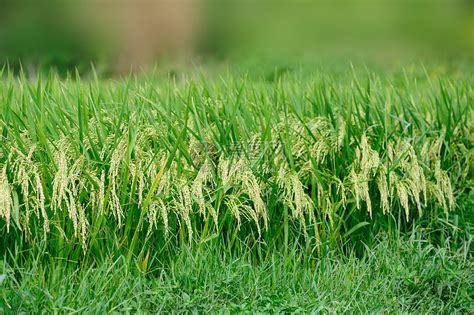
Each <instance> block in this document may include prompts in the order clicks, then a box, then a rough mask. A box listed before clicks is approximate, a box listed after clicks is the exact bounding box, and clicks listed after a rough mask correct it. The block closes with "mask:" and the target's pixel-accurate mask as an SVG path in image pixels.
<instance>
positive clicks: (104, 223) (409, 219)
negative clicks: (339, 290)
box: [0, 71, 474, 269]
mask: <svg viewBox="0 0 474 315" xmlns="http://www.w3.org/2000/svg"><path fill="white" fill-rule="evenodd" d="M413 77H415V76H414V75H413ZM1 82H2V85H1V88H0V131H1V139H2V141H1V145H0V170H1V172H0V218H1V219H0V233H1V235H2V240H1V245H0V247H1V248H2V252H5V251H6V249H11V248H13V247H18V248H19V249H20V250H21V249H25V248H29V247H39V248H43V250H44V252H45V253H48V254H49V255H50V257H56V258H57V257H62V258H66V259H70V260H83V259H98V260H101V259H105V257H109V256H114V255H125V256H126V257H127V259H128V261H130V260H131V259H132V258H134V257H135V258H138V259H137V261H138V263H139V264H140V266H141V268H143V269H146V268H147V264H148V260H149V257H150V255H151V256H160V255H162V254H163V253H166V252H169V251H170V250H171V249H173V248H174V247H176V246H179V245H180V244H191V245H192V244H198V243H205V242H210V243H213V242H215V243H217V244H220V245H221V246H222V247H224V248H226V249H227V250H229V251H233V250H239V248H242V247H245V248H247V247H248V248H252V249H253V250H255V254H256V255H257V256H259V255H263V253H262V250H263V251H265V249H272V248H283V249H284V250H285V251H288V250H289V244H299V246H301V248H302V249H303V250H305V251H307V252H308V253H309V254H311V255H315V256H316V255H320V254H321V251H324V250H325V248H327V245H329V246H331V244H335V243H338V242H341V241H347V240H349V239H353V240H355V239H361V238H363V239H365V240H366V241H370V239H372V237H373V235H375V234H376V233H377V232H378V231H380V230H389V231H403V230H409V229H410V228H411V226H412V224H413V222H414V221H416V220H420V219H421V220H425V222H428V223H429V222H431V221H433V220H435V219H436V220H437V222H438V221H440V220H441V221H442V220H443V219H442V218H443V217H446V216H448V215H449V214H450V213H456V211H458V210H459V209H460V207H463V206H465V203H463V202H458V200H462V201H465V200H466V199H467V196H468V194H469V191H470V190H472V183H473V177H472V174H473V171H474V169H473V162H472V161H473V156H474V150H473V142H474V123H473V122H474V109H473V106H472V104H473V101H474V93H473V88H472V84H470V83H469V80H464V81H463V80H449V79H437V80H431V79H430V78H429V76H425V77H421V78H418V79H415V78H412V77H411V75H410V74H405V76H403V77H401V78H396V77H393V78H383V77H380V76H378V75H377V74H370V75H363V76H362V77H361V76H357V75H355V74H354V73H350V74H344V75H341V76H337V77H335V78H334V77H332V76H331V75H313V76H307V75H303V74H299V73H295V74H291V73H290V74H287V75H286V76H283V77H281V78H279V79H277V80H275V81H267V80H265V79H255V78H249V77H246V76H235V75H228V76H226V77H223V78H204V77H203V78H196V77H189V78H182V79H173V78H169V79H163V78H160V77H156V76H150V77H140V78H136V77H129V78H127V79H124V80H122V81H101V80H98V79H89V80H81V79H80V78H79V77H74V78H68V79H67V80H59V79H58V78H56V77H55V76H54V75H49V76H44V77H41V78H39V79H38V80H36V81H35V82H33V81H31V80H28V79H27V78H25V77H19V78H18V77H14V76H13V75H11V74H9V73H8V72H7V71H5V73H4V74H3V79H2V80H1ZM457 213H458V215H461V216H462V215H463V212H462V211H458V212H457ZM439 237H444V236H443V235H439ZM256 244H258V246H255V245H256Z"/></svg>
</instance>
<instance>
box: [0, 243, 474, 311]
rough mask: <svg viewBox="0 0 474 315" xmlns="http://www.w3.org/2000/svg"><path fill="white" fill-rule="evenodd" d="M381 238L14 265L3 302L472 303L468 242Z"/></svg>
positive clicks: (203, 305) (148, 307) (161, 305)
mask: <svg viewBox="0 0 474 315" xmlns="http://www.w3.org/2000/svg"><path fill="white" fill-rule="evenodd" d="M418 237H419V236H418ZM378 241H379V242H378V244H377V245H376V246H374V247H373V248H371V249H368V248H367V249H366V250H364V252H363V254H362V255H361V256H360V257H357V256H355V255H353V254H349V255H344V254H341V253H340V252H339V251H330V252H328V253H327V255H324V256H323V257H321V258H320V259H318V260H317V261H315V262H310V261H308V260H307V257H305V256H304V255H302V254H301V253H298V251H297V250H294V249H293V250H291V252H290V253H289V254H287V255H286V256H282V255H280V254H278V253H273V254H272V255H270V256H268V257H266V258H265V259H264V260H263V261H260V262H259V263H256V262H255V260H254V258H253V257H252V256H251V255H248V254H242V255H233V256H229V255H224V256H223V255H222V251H221V250H219V249H218V248H215V247H209V246H201V247H199V248H197V249H193V250H190V249H189V248H186V247H184V248H182V249H181V251H180V252H179V254H178V255H177V256H176V257H174V259H173V262H172V263H171V264H169V265H167V266H159V265H157V266H155V267H153V268H152V269H151V270H150V271H149V272H148V273H146V274H143V273H139V272H137V271H136V269H133V268H132V269H131V268H130V267H129V266H128V265H127V263H126V261H125V259H124V258H118V259H116V260H106V261H105V262H104V263H102V264H99V265H97V266H87V267H83V268H79V269H74V268H71V267H69V268H68V267H67V266H66V263H65V262H64V261H57V262H56V263H54V264H51V265H43V264H41V263H38V262H36V261H32V262H31V263H29V264H28V265H27V266H16V265H12V266H8V265H7V266H4V267H3V273H4V274H5V275H6V278H4V279H3V281H2V283H1V284H0V285H1V286H2V292H1V294H0V299H1V303H3V304H0V305H3V308H4V309H3V310H4V311H8V312H13V313H18V312H20V311H23V312H36V311H37V310H38V309H42V310H44V311H46V312H48V313H49V312H55V311H56V312H57V311H60V312H64V311H67V312H81V313H96V312H99V313H104V312H137V311H141V312H143V311H146V312H157V311H165V312H169V311H175V312H184V311H185V312H191V311H199V312H205V311H211V312H218V311H219V312H222V311H230V312H242V311H243V312H255V311H259V312H271V313H274V312H319V311H322V312H338V313H339V312H347V311H349V312H358V313H359V312H380V311H387V312H397V313H398V312H410V313H413V312H414V313H425V312H429V313H430V312H435V313H453V312H461V313H462V312H472V311H473V309H472V283H473V281H474V276H473V274H472V272H471V271H472V268H473V267H474V266H473V263H472V259H471V257H470V253H469V246H470V242H466V244H465V246H464V247H462V248H459V249H457V250H454V249H452V248H450V247H449V245H448V244H445V245H443V246H441V247H435V246H433V245H431V244H429V243H427V242H425V241H420V240H418V239H417V238H416V237H412V238H401V239H399V240H395V241H393V240H389V239H386V238H383V239H381V240H380V239H379V240H378Z"/></svg>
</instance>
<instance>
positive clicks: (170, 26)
mask: <svg viewBox="0 0 474 315" xmlns="http://www.w3.org/2000/svg"><path fill="white" fill-rule="evenodd" d="M252 58H253V59H257V60H266V61H268V62H269V63H272V62H273V61H275V62H276V61H277V60H312V59H327V60H334V59H350V60H354V59H359V60H365V61H370V62H371V61H376V62H394V61H400V60H404V59H411V60H413V59H419V60H431V59H448V60H461V59H463V60H464V59H473V58H474V1H472V0H431V1H428V0H398V1H395V0H334V1H329V0H327V1H309V0H286V1H285V0H273V1H270V0H84V1H75V0H41V1H40V0H0V64H8V65H9V67H10V68H11V69H12V70H14V71H19V69H20V68H23V69H24V70H25V71H27V72H31V71H38V70H39V69H48V70H49V69H54V71H57V72H59V73H66V72H68V71H71V70H75V69H77V70H78V71H79V72H86V71H89V70H90V68H91V64H93V65H94V67H95V68H96V69H99V71H100V72H101V73H107V74H121V73H128V72H130V71H139V70H141V69H145V68H147V67H148V66H150V65H154V64H156V63H157V62H158V64H160V63H161V64H165V63H170V62H191V63H197V64H199V63H203V62H208V61H213V60H217V61H226V62H239V61H241V60H249V59H252Z"/></svg>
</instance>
